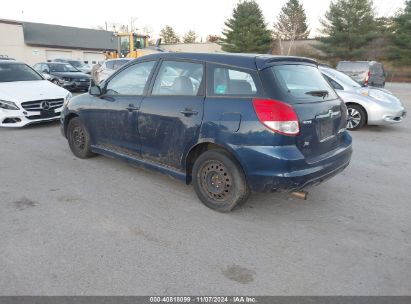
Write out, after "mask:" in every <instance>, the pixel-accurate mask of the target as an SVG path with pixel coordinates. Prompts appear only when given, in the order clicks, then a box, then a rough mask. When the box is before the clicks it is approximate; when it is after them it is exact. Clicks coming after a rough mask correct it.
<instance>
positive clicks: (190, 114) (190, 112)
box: [180, 109, 198, 117]
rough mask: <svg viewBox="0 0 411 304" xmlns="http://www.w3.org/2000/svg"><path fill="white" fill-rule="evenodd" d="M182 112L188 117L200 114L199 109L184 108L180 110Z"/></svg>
mask: <svg viewBox="0 0 411 304" xmlns="http://www.w3.org/2000/svg"><path fill="white" fill-rule="evenodd" d="M180 113H181V114H183V115H184V116H187V117H189V116H192V115H197V114H198V112H197V111H193V110H191V109H184V110H182V111H180Z"/></svg>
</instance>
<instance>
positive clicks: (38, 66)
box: [33, 63, 41, 72]
mask: <svg viewBox="0 0 411 304" xmlns="http://www.w3.org/2000/svg"><path fill="white" fill-rule="evenodd" d="M33 69H35V70H36V71H37V72H41V67H40V63H37V64H35V65H34V66H33Z"/></svg>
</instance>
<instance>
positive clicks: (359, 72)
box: [337, 61, 385, 88]
mask: <svg viewBox="0 0 411 304" xmlns="http://www.w3.org/2000/svg"><path fill="white" fill-rule="evenodd" d="M337 70H338V71H340V72H343V73H344V74H347V75H348V76H350V77H351V78H353V79H354V80H355V81H357V82H358V83H359V84H360V85H362V86H372V87H382V88H383V87H385V71H384V66H383V64H382V63H379V62H376V61H340V62H339V63H338V65H337Z"/></svg>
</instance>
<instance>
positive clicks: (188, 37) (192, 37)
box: [183, 30, 197, 43]
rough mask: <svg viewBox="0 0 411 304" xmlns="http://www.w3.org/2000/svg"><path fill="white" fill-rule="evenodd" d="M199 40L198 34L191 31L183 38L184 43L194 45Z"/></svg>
mask: <svg viewBox="0 0 411 304" xmlns="http://www.w3.org/2000/svg"><path fill="white" fill-rule="evenodd" d="M196 40H197V34H196V32H194V31H192V30H190V31H188V32H187V34H185V35H184V37H183V42H184V43H194V42H196Z"/></svg>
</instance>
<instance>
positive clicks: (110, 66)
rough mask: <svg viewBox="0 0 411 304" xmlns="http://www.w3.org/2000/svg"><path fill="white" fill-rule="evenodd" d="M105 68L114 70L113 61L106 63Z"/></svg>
mask: <svg viewBox="0 0 411 304" xmlns="http://www.w3.org/2000/svg"><path fill="white" fill-rule="evenodd" d="M106 68H107V69H110V70H114V61H107V62H106Z"/></svg>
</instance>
